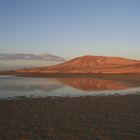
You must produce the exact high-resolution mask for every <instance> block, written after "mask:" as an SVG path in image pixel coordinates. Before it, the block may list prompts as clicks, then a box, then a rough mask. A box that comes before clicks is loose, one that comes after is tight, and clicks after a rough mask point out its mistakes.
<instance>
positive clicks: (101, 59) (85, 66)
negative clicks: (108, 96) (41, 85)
mask: <svg viewBox="0 0 140 140" xmlns="http://www.w3.org/2000/svg"><path fill="white" fill-rule="evenodd" d="M13 73H15V74H23V75H24V74H25V75H32V74H33V75H39V74H41V75H45V74H46V75H47V74H86V73H87V74H140V60H132V59H127V58H121V57H108V56H91V55H86V56H82V57H77V58H74V59H72V60H69V61H66V62H64V63H60V64H57V65H52V66H47V67H38V68H25V69H17V70H15V71H13Z"/></svg>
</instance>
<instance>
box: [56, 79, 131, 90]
mask: <svg viewBox="0 0 140 140" xmlns="http://www.w3.org/2000/svg"><path fill="white" fill-rule="evenodd" d="M58 80H59V81H60V82H62V83H64V84H66V85H69V86H72V87H74V88H76V89H80V90H85V91H93V90H120V89H127V88H129V86H128V84H126V83H122V82H117V81H113V80H101V79H100V80H99V79H94V78H59V79H58Z"/></svg>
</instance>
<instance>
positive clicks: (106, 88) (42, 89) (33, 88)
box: [0, 76, 140, 99]
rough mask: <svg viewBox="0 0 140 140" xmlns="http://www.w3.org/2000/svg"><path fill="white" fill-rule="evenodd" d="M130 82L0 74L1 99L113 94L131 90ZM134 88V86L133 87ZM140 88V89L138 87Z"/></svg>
mask: <svg viewBox="0 0 140 140" xmlns="http://www.w3.org/2000/svg"><path fill="white" fill-rule="evenodd" d="M131 87H134V85H132V84H130V83H128V82H119V81H113V80H101V79H100V80H99V79H94V78H83V77H82V78H57V79H56V78H55V79H54V78H53V79H51V78H21V77H10V76H7V77H4V76H3V77H2V76H0V99H5V98H9V97H10V98H15V97H19V96H24V97H46V96H87V95H110V94H111V95H112V94H116V92H117V93H121V94H122V92H125V93H126V90H128V91H130V89H131ZM132 89H134V88H132ZM136 90H139V91H140V89H136Z"/></svg>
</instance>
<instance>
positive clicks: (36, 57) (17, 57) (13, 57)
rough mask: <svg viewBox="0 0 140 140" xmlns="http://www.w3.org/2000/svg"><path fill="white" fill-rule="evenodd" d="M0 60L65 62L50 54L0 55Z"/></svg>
mask: <svg viewBox="0 0 140 140" xmlns="http://www.w3.org/2000/svg"><path fill="white" fill-rule="evenodd" d="M0 60H43V61H65V59H64V58H62V57H59V56H56V55H52V54H50V53H45V54H40V55H36V54H30V53H0Z"/></svg>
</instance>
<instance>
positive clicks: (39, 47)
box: [0, 0, 140, 59]
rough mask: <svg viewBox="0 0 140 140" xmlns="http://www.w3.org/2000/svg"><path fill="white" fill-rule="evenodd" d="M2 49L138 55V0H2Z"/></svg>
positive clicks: (139, 50)
mask: <svg viewBox="0 0 140 140" xmlns="http://www.w3.org/2000/svg"><path fill="white" fill-rule="evenodd" d="M0 52H7V53H9V52H12V53H35V54H40V53H45V52H50V53H52V54H55V55H59V56H62V57H65V58H67V59H69V58H73V57H77V56H82V55H87V54H90V55H107V56H122V57H128V58H135V59H140V0H0Z"/></svg>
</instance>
